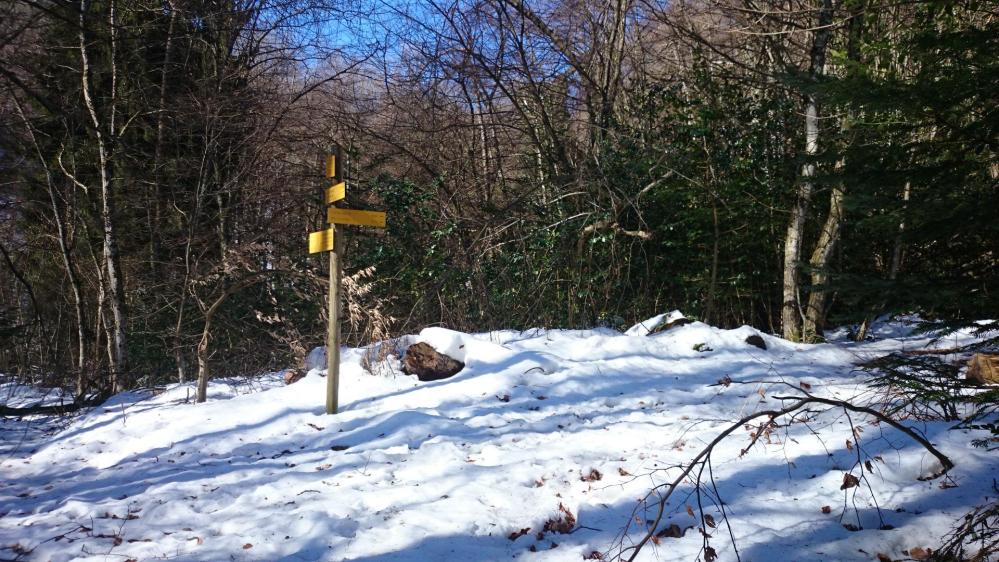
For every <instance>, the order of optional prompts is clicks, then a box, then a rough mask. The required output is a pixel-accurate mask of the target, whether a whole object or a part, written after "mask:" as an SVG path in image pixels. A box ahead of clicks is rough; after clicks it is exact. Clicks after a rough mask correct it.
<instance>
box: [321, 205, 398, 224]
mask: <svg viewBox="0 0 999 562" xmlns="http://www.w3.org/2000/svg"><path fill="white" fill-rule="evenodd" d="M326 222H330V223H335V224H353V225H357V226H373V227H375V228H385V213H383V212H381V211H358V210H355V209H337V208H336V207H331V208H329V209H326Z"/></svg>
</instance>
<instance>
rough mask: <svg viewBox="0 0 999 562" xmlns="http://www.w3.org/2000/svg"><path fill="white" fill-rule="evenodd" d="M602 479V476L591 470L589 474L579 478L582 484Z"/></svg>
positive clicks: (597, 471)
mask: <svg viewBox="0 0 999 562" xmlns="http://www.w3.org/2000/svg"><path fill="white" fill-rule="evenodd" d="M603 477H604V475H603V474H601V473H600V471H599V470H597V469H595V468H593V469H590V473H589V474H584V475H583V477H582V478H580V480H582V481H583V482H596V481H598V480H600V479H601V478H603Z"/></svg>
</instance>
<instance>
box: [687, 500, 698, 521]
mask: <svg viewBox="0 0 999 562" xmlns="http://www.w3.org/2000/svg"><path fill="white" fill-rule="evenodd" d="M687 515H689V516H691V517H693V518H695V519H696V518H697V516H696V515H694V508H692V507H690V504H687Z"/></svg>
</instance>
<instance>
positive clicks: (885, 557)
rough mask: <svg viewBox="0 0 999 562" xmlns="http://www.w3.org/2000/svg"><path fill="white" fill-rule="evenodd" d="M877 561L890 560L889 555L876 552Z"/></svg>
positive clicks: (888, 561)
mask: <svg viewBox="0 0 999 562" xmlns="http://www.w3.org/2000/svg"><path fill="white" fill-rule="evenodd" d="M878 562H892V560H891V556H888V555H887V554H882V553H880V552H879V553H878Z"/></svg>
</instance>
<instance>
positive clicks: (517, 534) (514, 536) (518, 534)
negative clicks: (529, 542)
mask: <svg viewBox="0 0 999 562" xmlns="http://www.w3.org/2000/svg"><path fill="white" fill-rule="evenodd" d="M530 532H531V528H530V527H524V528H523V529H521V530H519V531H514V532H512V533H510V534H509V535H508V536H507V537H506V538H508V539H510V540H512V541H515V540H517V539H519V538H520V537H522V536H524V535H526V534H527V533H530Z"/></svg>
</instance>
